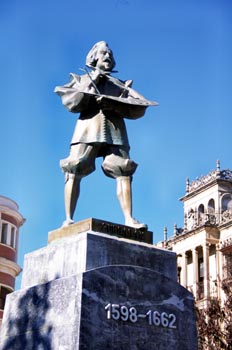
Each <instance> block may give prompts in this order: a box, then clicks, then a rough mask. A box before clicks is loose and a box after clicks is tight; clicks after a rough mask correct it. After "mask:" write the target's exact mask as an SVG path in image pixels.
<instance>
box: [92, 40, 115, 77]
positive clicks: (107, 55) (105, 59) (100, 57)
mask: <svg viewBox="0 0 232 350" xmlns="http://www.w3.org/2000/svg"><path fill="white" fill-rule="evenodd" d="M115 64H116V63H115V60H114V56H113V52H112V51H111V50H110V48H109V46H108V44H107V43H106V42H105V41H99V42H97V43H96V44H95V45H94V46H93V47H92V49H91V50H90V51H89V53H88V55H87V57H86V65H87V66H88V67H91V66H92V67H97V68H99V69H101V70H104V71H112V69H113V68H114V67H115Z"/></svg>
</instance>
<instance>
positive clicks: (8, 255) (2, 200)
mask: <svg viewBox="0 0 232 350" xmlns="http://www.w3.org/2000/svg"><path fill="white" fill-rule="evenodd" d="M24 222H25V219H24V218H23V217H22V215H21V214H20V213H19V207H18V205H17V203H15V202H14V201H13V200H11V199H9V198H6V197H3V196H0V325H1V322H2V316H3V310H4V305H5V300H6V296H7V294H8V293H11V292H12V291H13V290H14V286H15V278H16V276H17V275H18V274H19V273H20V271H21V268H20V266H19V265H18V264H17V250H18V238H19V228H20V226H21V225H22V224H23V223H24Z"/></svg>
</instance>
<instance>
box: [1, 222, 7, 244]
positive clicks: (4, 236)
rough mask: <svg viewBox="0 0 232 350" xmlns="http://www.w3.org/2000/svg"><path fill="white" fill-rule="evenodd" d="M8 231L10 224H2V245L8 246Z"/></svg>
mask: <svg viewBox="0 0 232 350" xmlns="http://www.w3.org/2000/svg"><path fill="white" fill-rule="evenodd" d="M7 231H8V224H6V223H5V222H3V223H2V233H1V243H3V244H7Z"/></svg>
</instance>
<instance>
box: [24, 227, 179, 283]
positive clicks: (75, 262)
mask: <svg viewBox="0 0 232 350" xmlns="http://www.w3.org/2000/svg"><path fill="white" fill-rule="evenodd" d="M118 264H121V265H122V264H125V265H133V266H140V267H146V268H149V269H152V270H154V271H156V272H159V273H161V274H163V275H164V276H167V277H169V278H172V279H173V280H175V281H176V280H177V267H176V254H175V253H173V252H170V251H167V250H163V249H158V248H155V247H154V245H151V244H146V243H142V242H136V241H131V240H127V239H124V238H119V237H113V236H109V235H106V234H103V233H96V232H91V231H87V232H83V233H78V234H77V235H72V236H70V237H68V238H63V239H60V240H57V241H55V242H53V243H52V244H49V245H48V246H47V247H45V248H42V249H39V250H37V251H34V252H32V253H29V254H27V255H25V258H24V267H23V275H22V288H26V287H30V286H33V285H37V284H41V283H46V282H48V281H52V280H54V279H57V278H61V277H67V276H70V275H73V274H77V273H80V272H85V271H88V270H90V269H93V268H97V267H101V266H107V265H118Z"/></svg>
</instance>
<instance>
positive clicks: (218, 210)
mask: <svg viewBox="0 0 232 350" xmlns="http://www.w3.org/2000/svg"><path fill="white" fill-rule="evenodd" d="M180 200H181V201H182V202H183V203H184V227H183V228H181V229H180V228H177V227H176V225H175V226H174V235H173V237H171V238H169V239H167V230H166V228H165V232H164V241H163V242H161V243H160V244H158V245H161V246H163V247H164V248H167V249H170V250H172V251H174V252H176V254H177V263H178V278H179V282H180V283H181V284H182V285H183V286H184V287H186V288H188V289H189V290H191V291H192V292H193V294H194V296H195V298H196V301H197V302H198V303H204V302H206V301H207V300H209V299H210V298H218V299H219V300H222V301H223V300H224V297H225V296H224V293H223V290H222V283H223V281H225V280H226V281H227V282H228V281H231V282H232V171H231V170H221V169H220V162H219V161H217V167H216V169H215V170H213V171H212V172H210V173H209V174H208V175H206V176H203V177H201V178H199V179H197V180H195V181H193V182H191V183H190V182H189V180H188V179H187V181H186V193H185V196H184V197H182V198H181V199H180Z"/></svg>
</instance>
